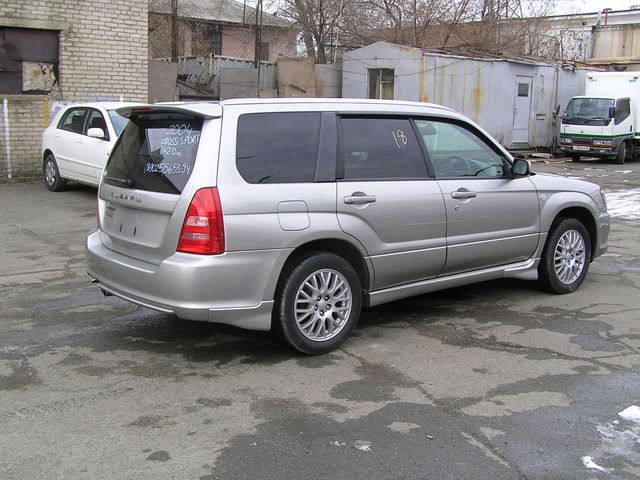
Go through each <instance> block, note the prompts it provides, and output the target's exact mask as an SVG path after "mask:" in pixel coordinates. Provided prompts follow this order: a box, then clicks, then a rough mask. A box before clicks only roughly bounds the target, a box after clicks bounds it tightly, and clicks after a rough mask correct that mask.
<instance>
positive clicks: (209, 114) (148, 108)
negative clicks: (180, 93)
mask: <svg viewBox="0 0 640 480" xmlns="http://www.w3.org/2000/svg"><path fill="white" fill-rule="evenodd" d="M116 112H118V114H119V115H122V116H123V117H125V118H131V117H136V116H138V115H144V114H145V113H181V114H184V115H190V116H192V117H196V118H220V117H222V107H221V106H220V105H218V104H214V103H208V104H207V103H202V104H190V105H188V106H187V105H184V106H183V105H144V106H134V107H122V108H118V109H116Z"/></svg>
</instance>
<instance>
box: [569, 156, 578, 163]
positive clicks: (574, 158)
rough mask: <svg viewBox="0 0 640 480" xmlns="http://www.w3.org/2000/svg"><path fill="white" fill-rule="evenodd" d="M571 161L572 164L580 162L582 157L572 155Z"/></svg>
mask: <svg viewBox="0 0 640 480" xmlns="http://www.w3.org/2000/svg"><path fill="white" fill-rule="evenodd" d="M571 161H572V162H579V161H580V155H571Z"/></svg>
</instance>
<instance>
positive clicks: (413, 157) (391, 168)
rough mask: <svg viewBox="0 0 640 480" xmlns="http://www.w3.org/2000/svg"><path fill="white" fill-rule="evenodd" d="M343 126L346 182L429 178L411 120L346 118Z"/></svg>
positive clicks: (343, 120) (341, 123)
mask: <svg viewBox="0 0 640 480" xmlns="http://www.w3.org/2000/svg"><path fill="white" fill-rule="evenodd" d="M340 125H341V128H342V136H341V139H342V162H343V166H344V179H345V180H374V179H377V180H384V179H412V178H425V177H427V168H426V165H425V163H424V158H423V156H422V152H421V151H420V145H419V144H418V141H417V139H416V137H415V135H414V133H413V127H412V126H411V122H410V121H409V120H408V119H402V118H349V117H345V118H342V119H341V121H340Z"/></svg>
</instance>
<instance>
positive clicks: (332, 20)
mask: <svg viewBox="0 0 640 480" xmlns="http://www.w3.org/2000/svg"><path fill="white" fill-rule="evenodd" d="M349 1H350V0H342V1H340V0H284V3H283V7H282V11H283V13H284V16H285V17H286V18H289V19H291V20H293V21H295V22H296V23H297V24H298V25H299V26H300V27H301V29H302V41H303V43H304V46H305V49H306V51H307V55H308V56H309V57H311V58H313V59H314V60H315V62H316V63H327V60H328V55H327V48H328V47H329V46H330V45H331V41H332V39H333V38H334V35H335V32H336V31H338V27H339V25H338V22H339V20H340V16H341V12H342V10H343V9H344V8H345V7H348V4H349Z"/></svg>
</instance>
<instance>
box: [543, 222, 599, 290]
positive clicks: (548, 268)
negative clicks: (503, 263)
mask: <svg viewBox="0 0 640 480" xmlns="http://www.w3.org/2000/svg"><path fill="white" fill-rule="evenodd" d="M590 260H591V241H590V239H589V234H588V232H587V229H586V228H585V226H584V225H583V224H582V222H580V221H579V220H576V219H575V218H564V219H560V220H556V222H554V225H553V226H552V227H551V230H550V232H549V236H548V238H547V243H546V244H545V246H544V250H543V252H542V258H541V259H540V265H539V266H538V281H539V282H540V284H541V286H542V288H544V289H545V290H547V291H548V292H551V293H558V294H565V293H571V292H573V291H575V290H576V289H577V288H578V287H579V286H580V284H581V283H582V281H583V280H584V277H585V276H586V275H587V271H588V270H589V262H590Z"/></svg>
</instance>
